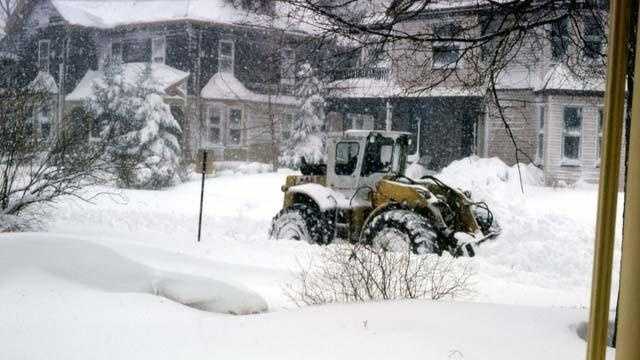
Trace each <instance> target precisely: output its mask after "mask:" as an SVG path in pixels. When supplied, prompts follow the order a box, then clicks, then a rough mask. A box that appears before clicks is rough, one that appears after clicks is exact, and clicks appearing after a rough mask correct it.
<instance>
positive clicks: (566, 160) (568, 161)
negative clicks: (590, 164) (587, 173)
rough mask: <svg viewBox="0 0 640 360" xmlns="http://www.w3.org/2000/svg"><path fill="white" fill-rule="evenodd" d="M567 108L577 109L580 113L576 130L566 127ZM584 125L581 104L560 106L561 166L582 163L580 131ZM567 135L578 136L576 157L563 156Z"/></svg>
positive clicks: (579, 164)
mask: <svg viewBox="0 0 640 360" xmlns="http://www.w3.org/2000/svg"><path fill="white" fill-rule="evenodd" d="M569 108H574V109H578V111H579V115H580V129H579V130H577V131H569V130H567V128H566V120H565V112H566V110H567V109H569ZM583 125H584V109H583V107H581V106H574V105H566V106H563V107H562V146H561V152H562V153H561V155H562V157H561V158H562V165H563V166H581V165H582V131H583ZM567 137H577V138H578V157H577V158H576V159H573V158H567V157H566V156H565V140H566V138H567Z"/></svg>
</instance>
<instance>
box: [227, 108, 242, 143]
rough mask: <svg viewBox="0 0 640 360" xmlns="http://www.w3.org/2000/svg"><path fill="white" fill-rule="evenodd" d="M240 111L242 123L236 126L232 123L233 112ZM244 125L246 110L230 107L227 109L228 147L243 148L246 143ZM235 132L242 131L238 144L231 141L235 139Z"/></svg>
mask: <svg viewBox="0 0 640 360" xmlns="http://www.w3.org/2000/svg"><path fill="white" fill-rule="evenodd" d="M236 110H237V111H240V121H239V122H238V123H237V124H234V123H233V122H232V121H231V113H232V112H233V111H236ZM243 123H244V109H243V108H242V107H240V106H230V107H229V108H228V109H227V122H226V125H227V132H226V136H227V141H226V144H227V146H242V144H243V143H244V141H243V140H244V131H243V126H242V125H243ZM234 130H239V131H240V139H239V141H238V142H237V143H234V142H232V140H231V139H233V137H232V136H231V131H234Z"/></svg>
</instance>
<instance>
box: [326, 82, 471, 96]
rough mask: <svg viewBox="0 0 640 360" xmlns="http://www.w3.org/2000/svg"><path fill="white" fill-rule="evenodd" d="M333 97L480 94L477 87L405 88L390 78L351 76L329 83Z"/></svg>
mask: <svg viewBox="0 0 640 360" xmlns="http://www.w3.org/2000/svg"><path fill="white" fill-rule="evenodd" d="M329 92H330V96H331V97H334V98H343V99H345V98H351V99H355V98H394V97H410V98H421V97H461V96H481V95H482V94H481V92H480V91H479V90H478V89H475V88H474V89H472V88H469V89H465V88H461V87H445V86H438V87H434V88H433V89H428V90H411V89H405V88H403V87H402V86H401V85H400V84H398V83H397V82H396V81H394V80H393V79H391V78H388V79H371V78H351V79H345V80H338V81H334V82H332V83H331V84H330V85H329Z"/></svg>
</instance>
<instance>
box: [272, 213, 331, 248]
mask: <svg viewBox="0 0 640 360" xmlns="http://www.w3.org/2000/svg"><path fill="white" fill-rule="evenodd" d="M326 229H327V226H326V224H325V221H324V219H323V217H322V214H321V213H320V212H319V211H318V210H317V209H315V208H312V207H310V206H307V205H304V204H293V205H292V206H290V207H288V208H284V209H282V210H280V212H279V213H278V214H277V215H276V216H275V217H274V218H273V220H272V221H271V230H269V236H270V237H272V238H273V239H277V240H279V239H287V240H298V241H306V242H308V243H310V244H324V243H325V239H326V236H325V234H326V231H327V230H326Z"/></svg>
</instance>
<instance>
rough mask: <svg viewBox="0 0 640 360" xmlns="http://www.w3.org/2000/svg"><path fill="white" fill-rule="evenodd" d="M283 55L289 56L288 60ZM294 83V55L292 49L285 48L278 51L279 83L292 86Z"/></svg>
mask: <svg viewBox="0 0 640 360" xmlns="http://www.w3.org/2000/svg"><path fill="white" fill-rule="evenodd" d="M285 54H291V57H290V58H289V59H287V58H286V56H285ZM295 81H296V53H295V51H293V49H292V48H289V47H285V48H283V49H281V50H280V83H281V84H285V85H293V84H295Z"/></svg>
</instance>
